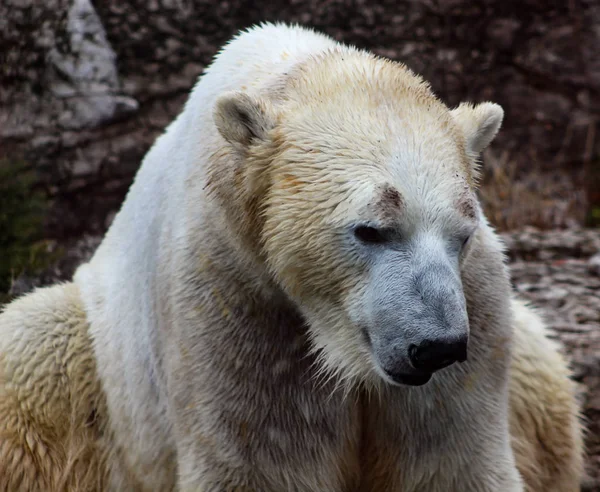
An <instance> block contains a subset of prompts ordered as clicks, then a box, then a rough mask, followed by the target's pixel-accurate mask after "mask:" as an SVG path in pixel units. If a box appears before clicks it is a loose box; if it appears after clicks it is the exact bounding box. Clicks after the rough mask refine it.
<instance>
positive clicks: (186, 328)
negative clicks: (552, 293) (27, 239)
mask: <svg viewBox="0 0 600 492" xmlns="http://www.w3.org/2000/svg"><path fill="white" fill-rule="evenodd" d="M502 117H503V112H502V109H501V108H500V107H499V106H498V105H495V104H492V103H482V104H479V105H477V106H473V105H470V104H461V105H460V106H459V107H458V108H455V109H453V110H450V109H449V108H447V107H446V106H445V105H444V104H443V103H442V102H441V101H440V100H439V99H437V98H436V96H435V95H434V94H433V92H432V91H431V89H430V88H429V86H428V85H427V84H426V83H425V82H424V81H423V80H422V79H421V78H420V77H418V76H417V75H415V74H413V73H412V72H411V71H410V70H408V69H407V68H406V67H405V66H403V65H402V64H399V63H396V62H392V61H389V60H386V59H382V58H378V57H375V56H373V55H371V54H369V53H367V52H365V51H362V50H358V49H355V48H353V47H349V46H345V45H342V44H340V43H337V42H335V41H334V40H332V39H330V38H329V37H327V36H324V35H322V34H318V33H316V32H314V31H312V30H309V29H306V28H302V27H299V26H287V25H283V24H262V25H260V26H257V27H255V28H252V29H249V30H248V31H246V32H243V33H241V34H240V35H238V36H237V37H236V38H235V39H233V40H232V41H231V42H230V43H229V44H228V45H227V46H226V47H225V48H224V49H223V51H222V52H221V53H220V54H219V55H218V56H217V58H216V59H215V61H214V62H213V64H212V65H211V66H210V67H208V69H207V70H206V72H205V74H204V75H203V76H202V77H201V79H200V81H199V82H198V84H197V85H196V87H195V88H194V90H193V92H192V94H191V97H190V99H189V100H188V102H187V103H186V105H185V108H184V110H183V112H182V113H181V114H180V115H179V117H178V118H176V119H175V121H174V122H173V123H172V124H171V125H170V126H169V127H168V128H167V130H166V132H165V133H164V134H163V135H161V136H160V137H159V138H158V139H157V141H156V143H155V145H154V146H153V147H152V149H151V150H150V151H149V152H148V154H147V155H146V157H145V158H144V160H143V162H142V166H141V168H140V170H139V172H138V174H137V176H136V179H135V181H134V183H133V185H132V187H131V189H130V191H129V193H128V195H127V197H126V200H125V202H124V204H123V206H122V208H121V210H120V212H119V213H118V214H117V216H116V217H115V219H114V221H113V223H112V225H111V227H110V229H109V231H108V232H107V234H106V236H105V238H104V240H103V242H102V243H101V245H100V246H99V248H98V250H97V251H96V253H95V254H94V256H93V258H92V259H91V260H90V261H89V262H88V263H86V264H84V265H82V266H81V267H80V268H79V269H78V271H77V272H76V274H75V276H74V280H73V282H72V283H69V284H65V285H58V286H54V287H51V288H46V289H40V290H38V291H36V292H34V293H32V294H30V295H28V296H25V297H23V298H21V299H19V300H17V301H15V302H13V303H12V304H10V305H9V306H8V307H7V308H6V309H5V311H4V312H3V314H2V315H0V395H1V400H0V439H2V441H0V480H2V481H4V484H2V485H3V486H4V489H8V490H15V489H18V490H63V489H64V487H69V490H76V489H80V490H94V489H96V490H140V491H142V490H143V491H146V490H157V491H158V490H160V491H164V490H183V491H188V490H190V491H191V490H194V491H197V490H198V491H199V490H202V491H233V490H245V491H299V492H300V491H311V492H312V491H331V492H335V491H340V492H341V491H350V490H352V491H355V490H356V491H365V492H375V491H382V490H386V491H417V490H427V491H431V492H436V491H444V492H447V491H471V490H472V491H477V492H486V491H494V492H499V491H503V492H504V491H507V492H510V491H522V490H527V491H531V492H532V491H539V490H555V491H561V492H562V491H565V492H566V491H572V490H577V488H578V481H579V479H580V476H581V474H582V457H581V455H582V444H581V424H580V422H579V414H578V408H577V404H576V402H575V399H574V395H573V388H572V385H571V382H570V380H569V374H568V369H567V365H566V363H565V361H564V360H563V359H562V357H561V356H560V354H559V352H558V350H557V348H556V347H555V346H553V345H552V344H551V342H550V341H549V340H548V339H547V337H546V335H545V333H544V327H543V324H542V322H541V320H540V318H539V317H538V316H537V315H536V313H535V312H533V311H532V310H531V309H529V308H528V307H527V306H525V305H523V304H522V303H521V302H520V301H518V300H515V299H513V297H512V293H511V289H510V283H509V275H508V271H507V268H506V266H505V263H504V256H503V249H502V246H501V244H500V241H499V240H498V238H497V236H496V235H495V233H494V232H493V230H492V229H491V227H490V226H489V225H488V223H487V221H486V219H485V217H484V216H483V214H482V211H481V207H480V205H479V202H478V200H477V198H476V187H477V162H476V161H477V157H478V156H479V154H480V153H481V151H482V150H483V149H484V148H485V147H486V146H487V145H489V143H490V142H491V141H492V140H493V138H494V136H495V135H496V133H497V131H498V129H499V127H500V125H501V121H502ZM86 464H87V465H88V466H86ZM65 484H67V485H65ZM61 487H62V488H61Z"/></svg>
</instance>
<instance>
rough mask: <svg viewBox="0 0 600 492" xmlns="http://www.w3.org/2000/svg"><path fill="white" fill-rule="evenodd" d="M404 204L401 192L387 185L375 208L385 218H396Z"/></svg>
mask: <svg viewBox="0 0 600 492" xmlns="http://www.w3.org/2000/svg"><path fill="white" fill-rule="evenodd" d="M403 204H404V201H403V199H402V195H401V194H400V192H399V191H398V190H397V189H396V188H394V187H393V186H390V185H386V186H384V187H383V189H382V190H381V193H380V195H379V200H377V204H376V206H375V207H376V209H378V210H379V211H380V212H382V213H383V215H384V216H394V215H395V214H397V213H398V212H399V211H400V209H402V206H403Z"/></svg>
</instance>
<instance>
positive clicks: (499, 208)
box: [480, 151, 586, 231]
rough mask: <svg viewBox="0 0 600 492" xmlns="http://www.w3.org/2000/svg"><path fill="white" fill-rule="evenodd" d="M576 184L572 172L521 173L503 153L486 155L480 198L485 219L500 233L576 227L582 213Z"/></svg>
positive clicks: (580, 192) (582, 202) (581, 198)
mask: <svg viewBox="0 0 600 492" xmlns="http://www.w3.org/2000/svg"><path fill="white" fill-rule="evenodd" d="M577 181H580V178H579V177H578V176H577V175H575V173H574V172H573V171H569V170H566V169H559V170H555V171H552V172H548V171H544V172H542V171H540V170H539V169H536V168H535V167H534V168H533V169H531V170H528V171H523V170H522V169H519V168H518V167H517V164H516V162H515V160H513V159H511V158H510V155H509V154H508V153H507V152H504V153H502V154H500V155H496V154H494V153H492V152H491V151H488V152H486V154H485V156H484V170H483V178H482V182H481V189H480V197H481V201H482V204H483V207H484V210H485V213H486V215H487V217H488V218H489V219H490V221H491V222H492V224H493V225H494V226H495V227H496V228H497V229H498V230H500V231H508V230H513V229H520V228H523V227H524V226H534V227H537V228H539V229H557V228H559V229H560V228H566V227H574V226H575V227H576V226H578V225H581V224H582V223H583V221H584V218H585V212H586V197H585V192H584V191H583V189H581V187H578V186H577V184H576V183H577Z"/></svg>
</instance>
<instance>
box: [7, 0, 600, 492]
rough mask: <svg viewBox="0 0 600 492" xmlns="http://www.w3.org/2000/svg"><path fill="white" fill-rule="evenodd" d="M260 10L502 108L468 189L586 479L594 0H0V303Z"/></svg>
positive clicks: (120, 192)
mask: <svg viewBox="0 0 600 492" xmlns="http://www.w3.org/2000/svg"><path fill="white" fill-rule="evenodd" d="M266 20H269V21H278V20H281V21H287V22H299V23H302V24H306V25H310V26H313V27H315V28H317V29H319V30H321V31H324V32H326V33H328V34H330V35H332V36H333V37H335V38H336V39H338V40H340V41H344V42H347V43H352V44H355V45H356V46H358V47H362V48H368V49H370V50H373V51H374V52H376V53H378V54H380V55H384V56H387V57H391V58H393V59H396V60H401V61H403V62H405V63H406V64H407V65H408V66H410V67H411V68H412V69H414V70H415V71H417V72H419V73H421V74H422V75H423V76H424V77H425V78H426V79H428V80H429V81H430V82H431V84H432V86H433V88H434V89H435V90H436V92H437V93H438V94H439V95H440V97H441V98H442V99H443V100H444V101H446V102H447V103H448V104H449V105H456V104H458V102H459V101H463V100H471V101H475V102H477V101H483V100H493V101H495V102H498V103H500V104H501V105H502V106H503V107H504V109H505V112H506V119H505V122H504V127H503V129H502V131H501V134H500V135H499V137H498V139H497V140H496V141H495V143H494V144H493V145H492V148H491V149H490V150H489V151H487V152H486V154H485V156H484V159H483V165H484V173H483V181H482V187H481V198H482V201H483V203H484V205H485V208H486V212H487V214H488V216H489V218H490V219H491V221H492V222H493V224H494V225H495V226H496V227H497V228H498V229H500V230H501V231H502V232H503V233H504V238H505V240H506V242H507V245H508V246H509V251H510V261H511V265H512V268H513V270H512V271H513V277H514V283H515V288H516V290H517V291H518V292H520V293H521V294H522V295H523V296H524V297H526V298H528V299H531V300H532V301H534V302H535V304H536V305H538V306H540V307H543V308H544V312H545V313H546V316H547V318H548V320H549V322H550V324H551V329H552V332H553V336H555V337H558V338H560V339H561V340H562V341H563V342H564V344H565V347H566V350H567V352H568V354H569V356H570V357H571V359H572V361H573V367H574V370H575V374H574V378H575V379H576V380H577V381H578V382H579V383H581V392H580V396H581V398H582V402H583V405H584V408H585V416H586V418H587V419H588V420H589V422H590V435H589V438H588V445H589V454H590V458H589V460H588V461H589V467H588V468H589V474H590V479H589V480H588V483H587V485H586V490H598V491H600V301H599V299H600V256H599V254H600V229H598V226H600V0H560V1H558V0H519V1H516V0H505V1H502V2H500V1H495V2H494V1H491V0H485V1H483V0H394V1H391V0H386V1H380V2H374V1H367V0H354V1H349V0H345V1H343V0H324V1H321V2H317V1H315V0H308V1H307V0H288V1H280V0H273V1H271V2H254V1H242V0H225V1H221V2H208V1H200V0H102V1H100V0H96V1H90V0H44V1H40V0H38V1H35V0H0V296H1V297H0V302H2V301H7V300H9V299H10V298H11V297H12V296H14V295H18V294H21V293H24V292H27V291H29V290H31V289H32V288H34V287H35V286H38V285H45V284H48V283H51V282H55V281H57V280H62V279H68V278H69V277H70V276H71V275H72V272H73V270H74V268H75V267H76V266H77V265H78V264H79V263H80V262H81V261H84V260H85V259H86V258H88V257H89V255H90V254H91V253H92V252H93V251H94V248H95V247H96V246H97V244H98V242H99V240H100V238H101V235H102V233H103V232H104V231H105V230H106V228H107V227H108V225H109V224H110V221H111V219H112V217H113V216H114V213H115V212H116V211H117V210H118V207H119V205H120V203H121V202H122V200H123V198H124V196H125V193H126V192H127V189H128V186H129V185H130V183H131V180H132V179H133V176H134V174H135V171H136V170H137V168H138V166H139V164H140V161H141V158H142V157H143V155H144V153H145V152H146V151H147V149H148V147H149V146H150V145H151V143H152V142H153V141H154V139H155V138H156V136H157V135H158V134H160V133H161V132H162V131H163V129H164V128H165V126H166V125H167V124H168V123H169V122H170V121H171V120H172V118H173V117H174V116H175V115H176V114H177V113H178V111H179V110H180V109H181V107H182V105H183V103H184V101H185V100H186V97H187V95H188V92H189V90H190V88H191V87H192V85H193V84H194V81H195V80H196V78H197V77H198V75H199V74H200V73H201V72H202V70H203V68H204V67H205V66H206V65H207V64H208V63H209V62H210V60H211V58H212V57H213V55H214V54H215V53H216V51H217V50H218V48H219V47H220V46H221V45H222V44H223V43H224V42H225V41H226V40H228V39H229V38H230V37H231V36H232V35H233V34H235V33H236V31H238V30H239V29H242V28H245V27H248V26H250V25H252V24H254V23H257V22H261V21H266Z"/></svg>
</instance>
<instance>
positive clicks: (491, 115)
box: [450, 102, 504, 158]
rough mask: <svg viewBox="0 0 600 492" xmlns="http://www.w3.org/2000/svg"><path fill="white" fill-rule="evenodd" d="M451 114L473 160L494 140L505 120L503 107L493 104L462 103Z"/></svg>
mask: <svg viewBox="0 0 600 492" xmlns="http://www.w3.org/2000/svg"><path fill="white" fill-rule="evenodd" d="M450 114H451V115H452V117H453V118H454V120H455V121H456V123H457V124H458V126H460V128H461V129H462V131H463V134H464V136H465V141H466V144H467V149H466V150H467V153H468V154H469V155H470V157H472V158H476V157H477V156H479V154H480V153H481V152H482V151H483V150H484V149H485V148H486V147H487V146H488V145H489V144H490V143H491V142H492V140H494V137H495V136H496V134H497V133H498V130H499V129H500V126H501V125H502V120H503V118H504V110H503V109H502V107H501V106H500V105H498V104H495V103H491V102H485V103H481V104H478V105H476V106H474V105H472V104H469V103H461V104H460V105H459V106H458V107H457V108H455V109H453V110H452V111H450Z"/></svg>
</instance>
